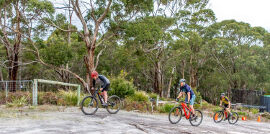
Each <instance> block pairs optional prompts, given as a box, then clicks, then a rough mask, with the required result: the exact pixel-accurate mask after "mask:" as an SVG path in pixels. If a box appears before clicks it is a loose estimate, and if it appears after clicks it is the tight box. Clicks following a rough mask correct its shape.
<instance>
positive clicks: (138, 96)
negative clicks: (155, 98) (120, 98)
mask: <svg viewBox="0 0 270 134" xmlns="http://www.w3.org/2000/svg"><path fill="white" fill-rule="evenodd" d="M128 98H129V99H130V100H132V101H138V102H149V98H148V96H147V94H146V93H145V92H144V91H136V92H135V93H134V94H133V95H132V96H129V97H128Z"/></svg>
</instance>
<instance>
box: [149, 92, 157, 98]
mask: <svg viewBox="0 0 270 134" xmlns="http://www.w3.org/2000/svg"><path fill="white" fill-rule="evenodd" d="M148 95H149V97H150V98H152V99H155V100H156V99H157V96H158V95H157V94H156V93H149V94H148Z"/></svg>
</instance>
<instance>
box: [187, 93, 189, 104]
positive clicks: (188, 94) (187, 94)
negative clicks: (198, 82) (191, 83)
mask: <svg viewBox="0 0 270 134" xmlns="http://www.w3.org/2000/svg"><path fill="white" fill-rule="evenodd" d="M187 95H188V102H189V101H190V92H188V93H187Z"/></svg>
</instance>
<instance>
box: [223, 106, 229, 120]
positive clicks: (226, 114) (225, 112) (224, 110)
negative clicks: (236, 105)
mask: <svg viewBox="0 0 270 134" xmlns="http://www.w3.org/2000/svg"><path fill="white" fill-rule="evenodd" d="M223 112H224V114H225V118H228V113H227V111H226V108H225V107H224V109H223Z"/></svg>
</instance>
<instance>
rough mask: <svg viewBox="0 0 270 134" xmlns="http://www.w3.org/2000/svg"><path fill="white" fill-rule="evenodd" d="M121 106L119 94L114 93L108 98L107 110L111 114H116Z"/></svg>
mask: <svg viewBox="0 0 270 134" xmlns="http://www.w3.org/2000/svg"><path fill="white" fill-rule="evenodd" d="M120 108H121V100H120V98H119V97H118V96H116V95H113V96H110V97H109V99H108V106H107V111H108V112H109V113H110V114H116V113H117V112H118V111H119V110H120Z"/></svg>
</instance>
